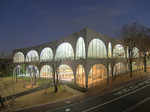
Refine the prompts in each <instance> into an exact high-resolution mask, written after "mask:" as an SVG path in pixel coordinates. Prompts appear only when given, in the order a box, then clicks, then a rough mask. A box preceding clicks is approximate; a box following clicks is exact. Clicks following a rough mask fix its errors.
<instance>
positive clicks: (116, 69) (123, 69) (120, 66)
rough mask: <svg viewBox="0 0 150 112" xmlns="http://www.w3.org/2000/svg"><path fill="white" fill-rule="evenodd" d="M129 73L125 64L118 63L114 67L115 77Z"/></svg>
mask: <svg viewBox="0 0 150 112" xmlns="http://www.w3.org/2000/svg"><path fill="white" fill-rule="evenodd" d="M126 71H127V68H126V67H125V65H124V64H123V63H117V64H115V66H114V75H119V74H121V73H125V72H126Z"/></svg>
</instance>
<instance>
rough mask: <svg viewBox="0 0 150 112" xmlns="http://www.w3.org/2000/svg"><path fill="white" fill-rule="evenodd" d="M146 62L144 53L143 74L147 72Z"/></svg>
mask: <svg viewBox="0 0 150 112" xmlns="http://www.w3.org/2000/svg"><path fill="white" fill-rule="evenodd" d="M146 68H147V61H146V53H144V72H147V69H146Z"/></svg>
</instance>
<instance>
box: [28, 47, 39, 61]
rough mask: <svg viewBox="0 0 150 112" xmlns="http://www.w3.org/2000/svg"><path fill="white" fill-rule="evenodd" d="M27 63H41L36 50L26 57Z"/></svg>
mask: <svg viewBox="0 0 150 112" xmlns="http://www.w3.org/2000/svg"><path fill="white" fill-rule="evenodd" d="M26 61H27V62H32V61H39V55H38V52H37V51H35V50H31V51H29V52H28V54H27V56H26Z"/></svg>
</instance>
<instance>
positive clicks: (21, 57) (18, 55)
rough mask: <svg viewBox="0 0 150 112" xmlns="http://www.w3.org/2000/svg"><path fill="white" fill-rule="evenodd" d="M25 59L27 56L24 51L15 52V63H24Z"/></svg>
mask: <svg viewBox="0 0 150 112" xmlns="http://www.w3.org/2000/svg"><path fill="white" fill-rule="evenodd" d="M24 61H25V56H24V54H23V53H22V52H17V53H15V54H14V57H13V62H14V63H22V62H24Z"/></svg>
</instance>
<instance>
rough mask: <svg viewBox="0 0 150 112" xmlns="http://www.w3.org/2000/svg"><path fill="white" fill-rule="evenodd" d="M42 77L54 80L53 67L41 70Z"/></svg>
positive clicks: (44, 67) (45, 67)
mask: <svg viewBox="0 0 150 112" xmlns="http://www.w3.org/2000/svg"><path fill="white" fill-rule="evenodd" d="M40 77H43V78H53V70H52V68H51V66H49V65H44V66H43V67H42V68H41V72H40Z"/></svg>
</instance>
